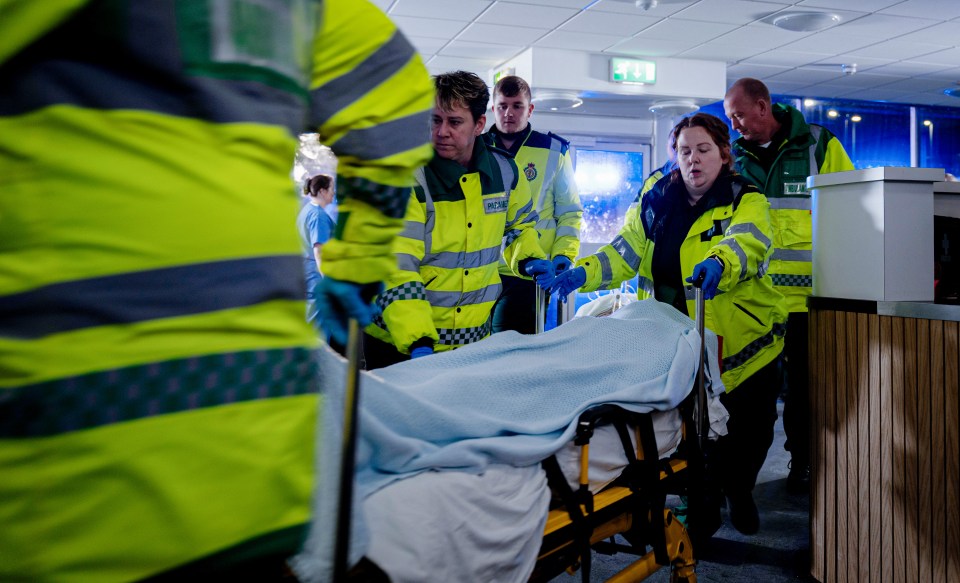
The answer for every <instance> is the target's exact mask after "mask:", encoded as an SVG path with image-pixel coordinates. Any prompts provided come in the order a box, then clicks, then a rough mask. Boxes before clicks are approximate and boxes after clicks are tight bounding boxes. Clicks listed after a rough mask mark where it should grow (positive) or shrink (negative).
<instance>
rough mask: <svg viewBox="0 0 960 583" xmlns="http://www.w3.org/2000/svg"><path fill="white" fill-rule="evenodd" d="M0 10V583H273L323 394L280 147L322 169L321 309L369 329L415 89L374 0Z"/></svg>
mask: <svg viewBox="0 0 960 583" xmlns="http://www.w3.org/2000/svg"><path fill="white" fill-rule="evenodd" d="M0 12H3V17H2V18H0V39H3V40H2V41H0V87H3V90H2V92H3V98H2V99H0V581H70V582H85V581H90V582H97V583H104V582H106V583H109V582H115V581H136V580H142V579H148V578H150V579H153V580H168V581H197V580H203V581H231V580H233V581H241V580H243V581H269V580H275V579H277V578H279V577H281V576H283V574H284V572H285V566H284V562H285V559H286V558H287V557H290V556H292V555H294V554H295V553H296V552H297V551H298V550H299V548H300V545H301V543H302V541H303V539H304V536H305V534H306V527H307V525H308V523H309V521H310V514H311V498H312V493H313V482H314V467H315V464H316V460H315V456H314V449H315V448H314V443H315V434H316V420H317V413H318V409H319V405H320V403H321V402H322V397H321V396H319V395H318V392H317V391H318V386H317V380H316V379H317V371H316V365H315V359H314V358H313V356H312V352H313V350H314V349H315V348H316V347H317V345H318V337H317V332H316V330H315V329H314V328H313V327H312V326H310V325H309V324H308V323H307V322H306V320H305V318H304V310H305V296H306V294H305V289H304V272H303V259H302V257H301V249H300V244H299V241H298V237H297V231H296V229H295V228H294V227H293V224H292V221H293V217H295V216H296V212H297V200H296V197H294V196H291V187H292V183H291V181H290V166H291V163H292V161H293V159H294V152H295V150H296V147H297V135H298V134H299V133H301V132H304V131H306V130H308V129H312V130H314V131H318V132H319V133H320V136H321V139H322V140H323V142H324V143H325V144H327V145H329V146H330V147H331V148H332V149H333V151H334V152H335V153H336V154H337V156H338V157H339V158H340V165H339V169H338V170H339V178H338V180H337V184H338V191H339V195H340V197H341V201H342V202H341V206H340V217H339V223H338V225H337V228H336V229H335V235H334V238H333V239H331V240H330V241H329V242H327V243H326V244H325V245H324V246H323V268H324V271H325V273H326V274H327V275H328V278H327V280H326V281H330V282H331V283H332V282H334V281H336V282H337V285H336V286H333V289H332V290H329V291H330V294H328V296H327V297H335V298H336V300H335V301H336V302H337V303H339V304H341V305H348V306H360V308H361V309H360V310H359V311H356V312H355V313H356V314H357V315H358V316H359V317H362V315H363V310H364V309H365V308H364V302H363V300H362V297H363V295H364V293H365V287H366V286H368V285H371V284H375V283H376V282H379V281H380V280H381V279H383V278H384V277H386V276H387V275H388V274H389V273H390V272H391V271H392V269H394V266H393V265H394V258H393V255H392V254H391V253H390V252H389V243H390V241H391V240H392V239H393V238H394V237H395V235H396V233H397V232H399V231H400V229H401V226H402V219H401V217H402V215H403V209H404V208H405V206H406V202H407V198H408V194H409V191H410V187H411V186H412V185H413V171H414V169H416V168H418V167H419V166H422V165H423V164H425V163H426V162H427V161H428V160H429V157H430V145H429V143H428V142H427V140H426V136H425V135H424V134H423V132H422V129H423V128H424V127H425V125H426V123H427V120H428V115H429V112H430V106H431V105H432V103H433V87H432V86H431V84H430V77H429V75H428V74H427V71H426V69H425V68H424V66H423V63H422V62H421V59H420V57H419V56H418V55H417V54H416V51H415V50H414V48H413V47H412V46H411V45H410V44H409V42H407V40H406V39H405V38H404V37H403V35H401V34H400V33H399V31H398V30H397V29H396V27H395V26H394V25H393V24H392V23H391V22H390V21H389V20H388V19H387V17H386V16H385V15H384V14H383V13H382V12H381V11H380V10H379V9H378V8H376V7H375V6H373V5H372V4H370V3H369V2H367V1H366V0H326V1H324V2H313V1H291V2H253V1H243V0H236V1H232V2H229V3H226V2H176V1H174V0H151V1H149V2H139V1H132V0H109V1H107V0H86V1H85V0H73V1H70V2H32V1H22V2H13V3H12V4H11V3H10V2H6V3H4V5H3V8H2V9H0ZM64 193H70V196H69V198H70V202H69V203H65V202H64V200H63V194H64ZM340 318H341V319H342V318H343V315H342V314H341V315H340ZM327 322H328V320H327V319H326V318H325V319H324V325H325V326H326V325H327Z"/></svg>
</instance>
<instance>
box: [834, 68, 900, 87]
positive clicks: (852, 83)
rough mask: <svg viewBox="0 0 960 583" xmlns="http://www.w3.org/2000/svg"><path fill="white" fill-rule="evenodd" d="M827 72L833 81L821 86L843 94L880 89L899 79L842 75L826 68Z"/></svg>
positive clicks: (867, 74) (864, 75)
mask: <svg viewBox="0 0 960 583" xmlns="http://www.w3.org/2000/svg"><path fill="white" fill-rule="evenodd" d="M827 70H828V71H832V72H833V75H834V78H833V80H830V81H825V82H823V83H822V84H823V85H829V86H831V87H836V88H837V90H838V91H844V92H845V91H849V90H852V89H870V88H874V87H881V86H885V85H889V84H890V83H891V82H893V81H896V80H897V79H899V77H894V76H891V75H870V74H869V73H857V74H856V75H844V74H843V73H839V72H838V71H837V70H836V69H833V70H831V69H830V68H827Z"/></svg>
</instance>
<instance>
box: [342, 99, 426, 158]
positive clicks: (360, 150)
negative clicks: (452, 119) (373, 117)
mask: <svg viewBox="0 0 960 583" xmlns="http://www.w3.org/2000/svg"><path fill="white" fill-rule="evenodd" d="M429 113H430V112H429V110H425V111H420V112H417V113H415V114H412V115H408V116H406V117H402V118H400V119H395V120H391V121H388V122H386V123H382V124H380V125H375V126H372V127H369V128H364V129H359V130H352V131H349V132H347V133H346V134H344V136H343V137H342V138H340V139H339V140H337V141H336V142H334V143H332V144H330V147H331V148H333V149H334V150H335V151H336V153H337V156H340V157H343V156H353V157H355V158H358V159H360V160H380V159H382V158H389V157H390V156H394V155H396V154H400V153H402V152H406V151H407V150H412V149H414V148H417V147H420V146H422V145H423V133H424V128H426V127H427V121H428V120H429V119H430V117H429Z"/></svg>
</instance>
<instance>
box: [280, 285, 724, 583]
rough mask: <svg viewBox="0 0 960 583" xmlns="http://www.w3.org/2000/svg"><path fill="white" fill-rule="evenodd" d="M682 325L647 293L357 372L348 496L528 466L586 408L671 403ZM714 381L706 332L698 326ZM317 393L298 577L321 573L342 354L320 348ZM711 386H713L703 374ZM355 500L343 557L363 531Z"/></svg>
mask: <svg viewBox="0 0 960 583" xmlns="http://www.w3.org/2000/svg"><path fill="white" fill-rule="evenodd" d="M699 344H700V342H699V338H698V336H697V334H696V330H695V328H694V325H693V322H692V321H691V320H690V319H689V318H687V317H686V316H683V315H682V314H680V313H678V312H677V311H676V310H674V309H673V308H671V307H670V306H667V305H664V304H661V303H659V302H656V301H653V300H648V301H641V302H636V303H634V304H630V305H629V306H626V307H624V308H623V309H621V310H619V311H618V312H616V313H615V314H613V315H612V316H610V317H607V318H579V319H575V320H573V321H571V322H568V323H567V324H564V325H563V326H560V327H558V328H556V329H554V330H551V331H549V332H547V333H545V334H541V335H538V336H523V335H520V334H516V333H512V332H507V333H501V334H496V335H494V336H492V337H490V338H489V339H486V340H484V341H483V342H479V343H476V344H473V345H469V346H466V347H464V348H461V349H459V350H456V351H453V352H447V353H441V354H438V355H435V356H431V357H427V358H423V359H418V360H414V361H410V362H405V363H401V364H398V365H395V366H392V367H388V368H386V369H381V370H380V371H377V374H372V373H369V374H364V375H363V381H362V398H361V411H360V440H359V442H358V451H357V470H356V494H355V498H356V499H357V500H360V501H362V500H364V499H366V498H367V497H368V496H370V495H371V494H373V493H374V492H376V491H377V490H378V489H380V488H382V487H383V486H385V485H386V484H389V483H390V482H392V481H394V480H397V479H400V478H402V477H405V476H412V475H415V474H417V473H419V472H423V471H426V470H433V469H441V470H442V469H447V470H459V471H464V472H471V473H474V474H477V473H480V472H482V471H483V470H484V469H485V468H487V467H488V466H490V465H491V464H509V465H514V466H529V465H535V464H538V463H539V462H540V461H541V460H542V459H544V458H546V457H547V456H549V455H551V454H553V453H555V452H556V451H558V450H559V449H560V448H561V447H563V446H564V444H566V443H567V442H568V441H570V440H571V439H572V437H573V434H574V430H575V425H576V420H577V418H578V417H579V415H580V413H582V412H583V411H584V410H585V409H587V408H589V407H590V406H592V405H595V404H599V403H615V404H618V405H620V406H622V407H624V408H626V409H629V410H633V411H640V412H647V411H651V410H660V411H666V410H669V409H673V408H675V407H676V406H677V405H678V404H679V402H680V401H681V400H682V399H683V398H684V397H685V396H686V395H687V393H689V391H690V389H691V387H692V386H693V384H694V377H695V373H696V367H697V357H698V351H699ZM707 345H708V358H707V362H708V363H709V365H710V367H709V368H710V372H711V376H712V378H713V379H719V378H720V374H719V371H718V370H716V364H715V363H716V362H717V357H716V338H715V337H713V336H712V334H708V342H707ZM320 360H321V362H320V370H321V379H320V380H321V388H322V390H323V391H324V393H325V396H326V398H325V411H324V415H323V418H324V422H323V424H322V425H323V435H322V437H321V441H320V447H319V448H318V454H319V458H320V468H319V470H318V477H317V496H316V498H317V503H316V511H315V515H316V516H315V520H314V523H313V528H312V529H311V534H310V538H309V540H308V541H307V544H306V545H305V548H304V551H303V552H302V553H301V554H300V555H299V556H298V557H297V558H296V560H295V561H294V568H295V570H296V571H297V574H298V575H299V576H300V578H301V579H302V580H304V581H324V580H327V579H328V578H329V576H330V572H331V569H330V565H331V563H330V561H331V558H332V548H333V533H334V532H335V528H336V525H335V519H336V500H337V468H338V467H339V459H338V458H339V435H340V429H339V427H340V425H339V420H340V415H341V414H342V405H341V403H342V384H343V379H344V377H345V363H344V362H343V361H342V359H339V358H338V357H336V356H335V355H333V354H332V353H330V352H329V351H321V353H320ZM712 390H713V392H714V393H716V394H719V393H720V392H721V391H722V386H721V385H720V384H719V381H718V380H717V381H716V382H714V385H713V388H712ZM358 508H359V504H357V505H355V508H354V528H353V531H352V534H353V536H352V538H351V560H352V561H356V560H359V558H360V556H362V554H363V553H364V552H365V551H366V545H367V541H368V540H369V537H368V534H367V531H366V526H365V523H364V521H363V517H362V515H361V513H360V512H359V510H358Z"/></svg>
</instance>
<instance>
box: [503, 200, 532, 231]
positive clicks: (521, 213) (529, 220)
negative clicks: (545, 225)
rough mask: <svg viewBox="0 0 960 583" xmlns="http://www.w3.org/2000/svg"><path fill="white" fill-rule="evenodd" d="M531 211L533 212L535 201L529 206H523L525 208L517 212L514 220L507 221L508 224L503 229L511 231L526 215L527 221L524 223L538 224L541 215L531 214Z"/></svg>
mask: <svg viewBox="0 0 960 583" xmlns="http://www.w3.org/2000/svg"><path fill="white" fill-rule="evenodd" d="M531 211H533V201H530V202H528V203H527V204H525V205H523V208H521V209H520V210H518V211H517V215H516V216H515V217H513V220H512V221H507V223H506V224H505V225H504V226H503V228H504V229H509V228H511V227H513V226H514V225H516V224H517V222H518V221H519V220H520V219H521V218H523V216H524V215H526V220H525V221H523V222H524V223H533V224H537V221H539V220H540V213H537V212H531Z"/></svg>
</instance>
